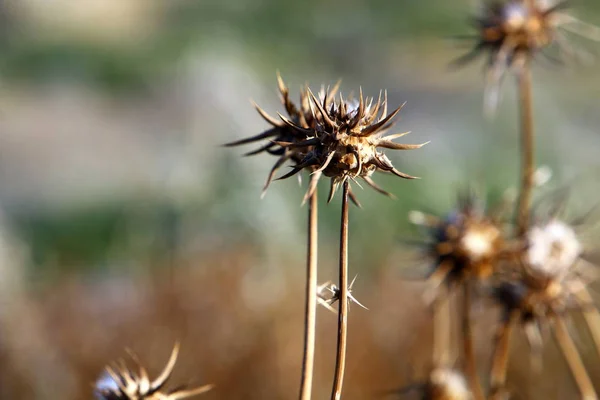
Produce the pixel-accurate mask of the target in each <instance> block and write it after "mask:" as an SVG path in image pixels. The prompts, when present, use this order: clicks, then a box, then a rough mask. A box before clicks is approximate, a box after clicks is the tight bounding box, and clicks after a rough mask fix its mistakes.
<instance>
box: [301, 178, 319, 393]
mask: <svg viewBox="0 0 600 400" xmlns="http://www.w3.org/2000/svg"><path fill="white" fill-rule="evenodd" d="M317 235H318V229H317V190H316V189H315V191H314V193H313V194H312V195H311V196H310V199H309V201H308V244H307V253H308V254H307V256H306V308H305V313H304V356H303V359H302V378H301V383H300V400H310V398H311V392H312V380H313V370H314V364H315V332H316V325H317Z"/></svg>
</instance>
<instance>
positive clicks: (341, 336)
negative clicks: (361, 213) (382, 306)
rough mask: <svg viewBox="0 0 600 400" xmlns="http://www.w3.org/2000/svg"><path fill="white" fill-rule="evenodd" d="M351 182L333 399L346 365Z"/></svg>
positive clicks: (347, 185)
mask: <svg viewBox="0 0 600 400" xmlns="http://www.w3.org/2000/svg"><path fill="white" fill-rule="evenodd" d="M349 191H350V183H349V181H348V180H345V181H344V189H343V193H342V221H341V228H340V271H339V273H340V277H339V280H340V282H339V290H340V298H339V309H338V335H337V356H336V360H335V378H334V381H333V390H332V392H331V399H332V400H339V399H341V397H342V386H343V384H344V370H345V367H346V340H347V333H348V192H349Z"/></svg>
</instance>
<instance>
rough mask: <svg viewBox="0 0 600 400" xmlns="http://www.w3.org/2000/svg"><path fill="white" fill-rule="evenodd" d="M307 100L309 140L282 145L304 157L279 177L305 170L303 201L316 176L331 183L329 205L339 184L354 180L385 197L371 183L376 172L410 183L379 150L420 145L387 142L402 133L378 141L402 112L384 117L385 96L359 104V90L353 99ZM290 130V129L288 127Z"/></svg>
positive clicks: (320, 97)
mask: <svg viewBox="0 0 600 400" xmlns="http://www.w3.org/2000/svg"><path fill="white" fill-rule="evenodd" d="M309 95H310V101H311V103H310V104H311V110H312V114H313V118H314V120H315V121H317V122H316V130H315V136H314V138H310V139H308V140H306V141H304V142H300V143H295V144H290V145H288V147H289V148H298V149H303V151H302V152H303V154H306V155H305V157H304V159H303V160H302V161H301V162H300V163H297V164H296V166H295V167H294V169H293V170H292V171H291V172H290V173H288V174H286V175H285V176H283V177H282V179H284V178H288V177H290V176H292V175H294V174H296V173H298V172H300V171H301V170H303V169H305V168H310V169H311V170H312V179H311V183H310V185H309V189H308V191H307V195H306V198H307V197H310V195H312V193H313V192H314V190H315V188H316V186H317V182H318V180H319V178H320V177H321V176H322V175H325V176H327V177H329V178H331V190H330V196H329V200H331V198H332V196H333V194H334V193H335V190H336V188H337V187H338V186H339V185H340V184H341V183H343V182H345V181H346V180H348V179H351V180H356V179H357V178H362V179H363V180H364V181H365V182H366V183H367V184H368V185H369V186H371V187H373V188H374V189H375V190H377V191H378V192H380V193H383V194H388V195H389V193H387V192H385V191H384V190H383V189H381V188H379V187H378V186H377V185H376V184H375V183H374V182H373V181H372V180H371V175H372V174H373V172H375V171H377V170H379V171H384V172H390V173H393V174H395V175H397V176H399V177H402V178H405V179H414V178H415V177H414V176H410V175H407V174H404V173H402V172H400V171H398V170H396V169H395V168H394V166H393V165H392V162H391V161H390V159H389V158H388V157H387V156H386V155H385V154H384V153H383V151H382V150H381V149H384V148H387V149H393V150H412V149H418V148H420V147H422V146H423V145H424V144H425V143H423V144H417V145H405V144H398V143H395V142H392V139H395V138H398V137H400V136H404V135H405V134H406V133H401V134H395V135H389V136H385V137H384V136H382V135H383V133H384V132H386V131H387V130H388V129H389V128H391V126H392V125H393V122H392V119H393V118H394V117H395V116H396V115H397V114H398V113H399V112H400V109H401V108H402V107H398V108H397V109H396V110H394V111H393V112H391V113H389V114H388V113H387V95H386V96H385V98H384V99H383V100H382V99H381V95H380V96H379V99H378V100H377V101H376V102H375V100H374V98H366V99H365V98H364V97H363V95H362V91H361V92H360V94H359V97H358V99H357V100H355V99H352V98H350V99H345V98H343V97H342V96H340V98H339V99H337V98H336V99H335V100H331V99H332V98H333V97H332V96H329V95H328V94H327V93H325V94H323V95H321V96H319V98H317V96H315V95H314V94H313V93H312V92H310V90H309ZM290 125H291V126H293V124H292V123H290ZM297 129H299V130H301V129H302V127H301V126H297Z"/></svg>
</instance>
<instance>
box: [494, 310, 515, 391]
mask: <svg viewBox="0 0 600 400" xmlns="http://www.w3.org/2000/svg"><path fill="white" fill-rule="evenodd" d="M518 318H519V311H512V312H511V313H510V314H508V315H507V317H506V319H505V320H504V323H503V324H502V326H501V327H500V329H499V332H498V336H497V341H496V348H495V349H494V358H493V359H492V371H491V374H490V389H491V395H490V399H491V400H495V399H502V398H503V391H504V386H505V383H506V371H507V368H508V355H509V353H510V339H511V336H512V332H513V330H514V328H515V325H516V323H517V321H518Z"/></svg>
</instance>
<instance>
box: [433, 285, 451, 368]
mask: <svg viewBox="0 0 600 400" xmlns="http://www.w3.org/2000/svg"><path fill="white" fill-rule="evenodd" d="M450 335H451V324H450V294H449V293H448V291H447V290H445V291H444V293H440V294H439V295H438V297H437V298H436V299H435V302H434V304H433V360H432V361H433V367H434V368H437V367H447V366H449V365H450Z"/></svg>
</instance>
